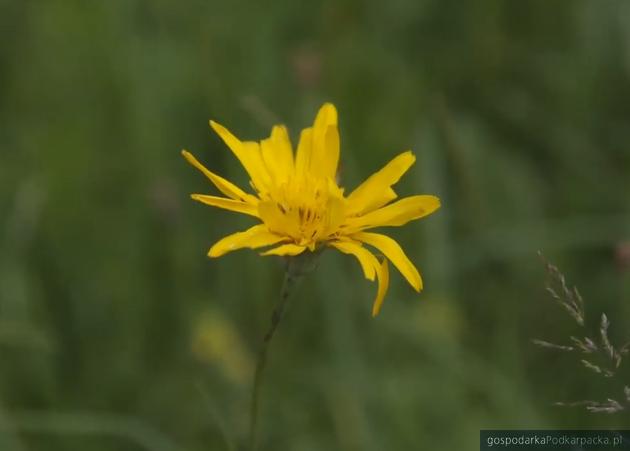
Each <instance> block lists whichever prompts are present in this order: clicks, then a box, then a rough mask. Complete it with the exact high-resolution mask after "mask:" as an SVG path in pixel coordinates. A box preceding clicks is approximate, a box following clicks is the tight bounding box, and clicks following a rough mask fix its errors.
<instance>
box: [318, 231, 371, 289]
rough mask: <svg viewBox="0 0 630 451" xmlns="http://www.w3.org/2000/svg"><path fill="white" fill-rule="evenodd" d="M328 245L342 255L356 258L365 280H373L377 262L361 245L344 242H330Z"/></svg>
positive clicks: (348, 241)
mask: <svg viewBox="0 0 630 451" xmlns="http://www.w3.org/2000/svg"><path fill="white" fill-rule="evenodd" d="M329 244H330V245H331V246H333V247H335V248H337V249H339V250H340V251H341V252H343V253H344V254H348V255H353V256H354V257H356V259H357V260H358V261H359V263H360V264H361V268H362V269H363V275H364V276H365V278H366V279H368V280H374V277H375V275H376V267H377V266H378V261H377V260H376V257H375V256H374V255H373V254H372V253H371V252H370V251H369V250H367V249H366V248H364V247H363V246H362V245H361V243H359V242H356V241H350V240H344V241H331V242H330V243H329ZM375 263H376V264H375Z"/></svg>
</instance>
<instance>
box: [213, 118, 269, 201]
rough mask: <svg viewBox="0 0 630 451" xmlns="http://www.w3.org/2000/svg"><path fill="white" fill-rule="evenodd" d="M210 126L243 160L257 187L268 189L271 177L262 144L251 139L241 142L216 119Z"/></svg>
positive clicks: (260, 189) (239, 159) (259, 189)
mask: <svg viewBox="0 0 630 451" xmlns="http://www.w3.org/2000/svg"><path fill="white" fill-rule="evenodd" d="M210 126H211V127H212V129H213V130H214V131H215V132H216V133H217V135H219V136H220V137H221V139H222V140H223V142H224V143H225V144H226V145H227V146H228V147H229V148H230V150H232V152H233V153H234V155H235V156H236V158H238V161H240V162H241V164H242V165H243V167H244V168H245V170H246V171H247V174H248V175H249V177H250V178H251V180H252V183H253V184H254V185H255V188H256V189H257V190H258V191H264V190H267V188H268V186H269V182H270V177H269V173H268V172H267V168H266V167H265V164H264V162H263V159H262V155H261V152H260V145H259V144H258V143H256V142H251V141H245V142H241V141H240V140H239V139H238V138H237V137H235V136H234V135H233V134H232V133H230V131H229V130H228V129H227V128H225V127H224V126H222V125H221V124H218V123H216V122H214V121H210Z"/></svg>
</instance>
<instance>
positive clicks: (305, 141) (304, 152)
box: [295, 127, 313, 175]
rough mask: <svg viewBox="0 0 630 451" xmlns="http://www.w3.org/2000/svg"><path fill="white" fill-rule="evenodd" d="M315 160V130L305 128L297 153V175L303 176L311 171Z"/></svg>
mask: <svg viewBox="0 0 630 451" xmlns="http://www.w3.org/2000/svg"><path fill="white" fill-rule="evenodd" d="M312 158H313V129H312V128H310V127H309V128H305V129H304V130H302V133H300V141H299V142H298V147H297V151H296V153H295V173H296V174H297V175H302V174H305V173H307V172H309V171H310V169H311V160H312Z"/></svg>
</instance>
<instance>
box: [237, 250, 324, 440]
mask: <svg viewBox="0 0 630 451" xmlns="http://www.w3.org/2000/svg"><path fill="white" fill-rule="evenodd" d="M318 255H319V252H314V253H311V252H308V253H306V252H305V253H304V254H302V255H299V256H297V257H289V258H288V259H287V267H286V271H285V273H284V281H283V282H282V289H281V291H280V299H279V301H278V304H277V305H276V307H275V308H274V310H273V313H272V314H271V324H270V325H269V329H268V330H267V333H266V334H265V336H264V338H263V341H262V345H261V347H260V351H259V353H258V361H257V363H256V371H255V373H254V388H253V390H252V398H251V405H250V406H251V408H250V412H249V415H250V423H249V449H250V451H255V450H256V449H257V448H258V439H257V423H258V403H259V398H260V387H261V384H262V376H263V372H264V370H265V366H266V364H267V352H268V351H269V345H270V343H271V339H272V338H273V336H274V334H275V332H276V329H277V328H278V325H279V324H280V321H281V320H282V317H283V316H284V311H285V309H286V306H287V304H288V301H289V299H290V297H291V295H292V294H293V292H294V290H295V287H296V286H297V284H298V283H299V282H300V281H301V280H302V278H303V277H304V276H305V275H306V274H307V273H308V272H310V271H312V270H313V269H314V268H315V265H316V260H317V256H318Z"/></svg>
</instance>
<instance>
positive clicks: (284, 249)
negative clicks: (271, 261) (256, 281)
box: [260, 244, 306, 256]
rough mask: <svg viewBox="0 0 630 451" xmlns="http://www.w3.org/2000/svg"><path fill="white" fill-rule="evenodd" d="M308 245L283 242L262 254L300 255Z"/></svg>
mask: <svg viewBox="0 0 630 451" xmlns="http://www.w3.org/2000/svg"><path fill="white" fill-rule="evenodd" d="M305 249H306V246H298V245H297V244H283V245H282V246H278V247H274V248H273V249H270V250H268V251H267V252H263V253H261V254H260V255H265V256H266V255H298V254H301V253H302V252H304V250H305Z"/></svg>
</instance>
